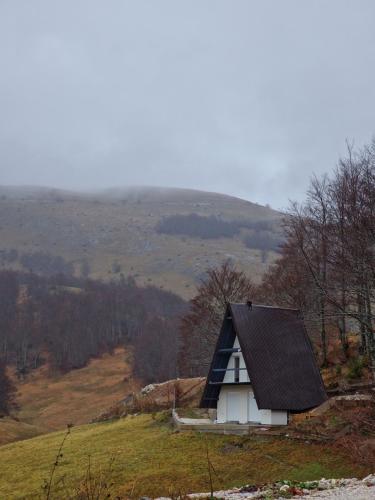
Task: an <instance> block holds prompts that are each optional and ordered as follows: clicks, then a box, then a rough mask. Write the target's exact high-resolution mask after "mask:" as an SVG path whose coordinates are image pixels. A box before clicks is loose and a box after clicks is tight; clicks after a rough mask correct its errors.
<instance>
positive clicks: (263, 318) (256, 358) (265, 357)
mask: <svg viewBox="0 0 375 500" xmlns="http://www.w3.org/2000/svg"><path fill="white" fill-rule="evenodd" d="M228 315H230V316H231V318H232V322H233V333H235V334H237V336H238V340H239V343H240V346H241V350H242V354H243V356H244V359H245V363H246V367H247V370H248V373H249V377H250V381H251V384H252V386H253V389H254V395H255V398H256V401H257V404H258V407H259V409H271V410H291V411H303V410H307V409H309V408H313V407H315V406H318V405H320V404H321V403H323V402H324V401H325V400H326V399H327V396H326V393H325V389H324V384H323V380H322V377H321V375H320V372H319V369H318V367H317V365H316V362H315V358H314V353H313V349H312V346H311V342H310V340H309V337H308V335H307V332H306V329H305V326H304V322H303V319H302V316H301V314H300V312H299V311H298V310H295V309H282V308H277V307H269V306H259V305H253V306H252V307H249V306H248V305H247V304H229V306H228V310H227V312H226V316H225V317H226V318H227V317H228ZM225 321H226V322H227V321H228V320H227V319H226V320H225ZM225 330H228V326H227V328H226V329H225ZM223 331H224V329H222V332H221V334H220V336H219V339H218V344H217V346H216V350H215V355H214V358H213V363H212V365H211V369H210V373H209V375H208V379H207V385H206V388H205V391H204V394H203V398H202V402H201V406H203V407H214V406H216V404H213V403H212V402H213V401H215V398H217V397H218V395H219V391H220V385H214V386H212V385H210V384H209V382H210V381H212V379H213V377H214V378H215V381H216V382H217V381H218V380H217V376H218V375H217V373H213V372H212V369H213V368H214V367H215V366H216V364H217V363H218V361H219V362H220V365H221V366H222V364H223V359H222V356H219V355H218V349H220V348H222V347H225V346H224V345H223V339H221V338H220V337H222V336H223ZM227 337H228V335H227ZM230 338H231V341H232V339H233V335H231V336H230ZM224 343H225V342H224ZM227 359H229V357H228V358H227ZM227 359H226V360H225V362H226V363H227ZM225 366H226V365H225ZM223 377H224V374H223V372H221V380H220V381H222V380H223ZM220 381H219V382H220Z"/></svg>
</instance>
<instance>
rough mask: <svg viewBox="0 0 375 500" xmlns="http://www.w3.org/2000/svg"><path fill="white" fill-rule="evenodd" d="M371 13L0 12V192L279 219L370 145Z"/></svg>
mask: <svg viewBox="0 0 375 500" xmlns="http://www.w3.org/2000/svg"><path fill="white" fill-rule="evenodd" d="M374 21H375V1H374V0H350V1H349V0H308V1H307V0H306V1H302V0H294V1H292V0H282V1H280V0H273V1H266V0H258V1H255V0H243V1H242V0H226V1H219V0H186V1H182V0H149V1H144V0H133V1H126V0H117V1H116V0H105V1H104V0H101V1H95V0H86V1H80V0H71V1H69V0H64V1H58V0H45V1H38V0H32V1H30V0H24V1H22V0H0V184H36V185H48V186H58V187H64V188H98V187H103V188H104V187H109V186H122V185H159V186H178V187H191V188H198V189H204V190H210V191H218V192H223V193H228V194H233V195H237V196H240V197H244V198H246V199H249V200H252V201H257V202H260V203H264V204H265V203H269V204H271V206H273V207H275V208H283V207H285V206H286V205H287V204H288V199H289V198H293V199H301V198H302V197H303V193H304V191H305V189H306V187H307V184H308V180H309V177H310V176H311V173H312V172H313V171H314V172H317V173H320V172H325V171H329V170H330V169H332V168H333V167H334V166H335V164H336V162H337V159H338V157H339V155H340V154H341V153H343V152H344V150H345V140H346V139H349V140H352V139H354V140H355V142H356V144H358V145H362V144H363V143H365V142H368V141H369V140H370V139H371V137H372V136H373V134H374V133H375V123H374V116H375V114H374V113H375V28H374V26H375V23H374Z"/></svg>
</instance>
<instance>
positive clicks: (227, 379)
mask: <svg viewBox="0 0 375 500" xmlns="http://www.w3.org/2000/svg"><path fill="white" fill-rule="evenodd" d="M236 347H240V344H239V342H238V338H237V336H236V338H235V340H234V344H233V348H236ZM236 357H239V358H240V382H250V378H249V374H248V373H247V370H246V365H245V360H244V359H243V354H242V352H241V351H240V352H235V353H232V354H231V356H230V358H229V361H228V365H227V368H231V370H228V371H226V372H225V376H224V380H223V381H224V383H226V384H228V383H231V382H234V358H236Z"/></svg>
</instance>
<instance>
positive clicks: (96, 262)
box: [0, 187, 280, 298]
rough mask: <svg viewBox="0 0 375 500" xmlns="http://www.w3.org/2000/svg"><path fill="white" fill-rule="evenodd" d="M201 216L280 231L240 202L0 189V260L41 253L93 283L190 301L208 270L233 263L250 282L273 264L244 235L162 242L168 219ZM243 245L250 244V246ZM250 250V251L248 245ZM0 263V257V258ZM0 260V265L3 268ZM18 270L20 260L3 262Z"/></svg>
mask: <svg viewBox="0 0 375 500" xmlns="http://www.w3.org/2000/svg"><path fill="white" fill-rule="evenodd" d="M192 213H194V214H198V215H200V216H216V217H218V218H220V220H226V221H238V220H242V221H245V222H247V223H248V222H259V221H267V222H270V223H271V225H272V228H271V232H272V231H277V230H278V228H279V220H280V219H279V218H280V215H279V213H277V212H275V211H273V210H271V209H270V208H267V207H263V206H260V205H257V204H254V203H250V202H247V201H244V200H240V199H238V198H234V197H230V196H225V195H221V194H215V193H206V192H202V191H194V190H183V189H158V188H137V189H136V188H133V189H128V190H125V189H123V190H121V189H118V190H108V191H103V192H98V193H95V194H82V193H72V192H65V191H58V190H53V189H46V188H45V189H39V188H5V187H3V188H0V241H1V244H0V252H1V251H3V252H4V251H6V252H9V250H10V249H15V250H17V252H18V254H19V256H21V255H22V254H25V253H26V254H27V253H32V252H46V253H49V254H51V255H53V256H61V257H63V258H64V259H65V260H66V261H67V262H71V263H72V264H73V265H74V268H75V270H76V272H77V273H79V272H80V271H81V269H82V268H85V267H86V269H87V264H88V267H89V270H90V275H91V276H92V277H94V278H95V277H96V278H109V277H112V276H114V275H118V274H119V273H120V272H122V273H124V274H125V275H129V274H130V275H133V276H134V277H135V278H136V280H137V282H138V283H139V284H150V283H152V284H155V285H157V286H160V287H163V288H166V289H170V290H172V291H174V292H177V293H179V294H180V295H182V296H183V297H185V298H189V297H191V296H192V295H193V293H194V285H195V283H196V281H197V278H199V277H200V276H201V275H202V273H203V272H204V271H205V269H206V268H207V267H209V266H213V265H216V264H218V263H220V262H221V261H222V260H224V259H226V258H231V259H233V260H234V261H235V262H236V263H237V264H238V266H239V267H240V268H242V269H244V270H245V271H246V272H247V273H248V274H249V275H250V276H252V277H253V279H259V277H260V275H261V274H262V272H263V271H264V270H265V269H266V268H267V267H268V265H269V263H270V262H271V261H272V260H273V259H274V258H275V254H274V253H273V252H269V253H268V255H267V256H266V257H265V255H264V254H263V255H262V252H261V251H260V250H255V249H254V248H247V247H246V245H245V244H244V241H243V240H244V238H246V237H248V236H249V235H250V246H251V230H250V232H249V230H248V229H246V228H245V229H241V231H240V232H239V233H238V234H236V235H234V236H233V237H221V238H217V239H201V238H199V237H191V236H190V237H189V236H184V235H170V234H160V233H158V232H157V231H156V227H157V224H158V223H159V222H160V221H161V220H162V219H163V218H164V217H168V216H173V215H189V214H192ZM247 241H248V240H247ZM247 244H249V243H247ZM0 257H1V255H0ZM1 262H2V261H1V258H0V264H1ZM2 265H3V266H5V267H13V268H20V267H21V266H20V259H19V257H18V258H17V259H15V260H10V261H6V262H2Z"/></svg>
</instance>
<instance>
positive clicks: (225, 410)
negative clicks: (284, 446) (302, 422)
mask: <svg viewBox="0 0 375 500" xmlns="http://www.w3.org/2000/svg"><path fill="white" fill-rule="evenodd" d="M217 422H218V423H220V424H221V423H225V422H239V423H240V424H246V423H247V422H251V423H254V424H256V423H258V424H262V425H287V423H288V412H287V411H276V410H259V408H258V405H257V403H256V400H255V397H254V392H253V389H252V387H251V385H250V384H249V385H227V386H226V385H223V386H222V387H221V390H220V394H219V400H218V402H217Z"/></svg>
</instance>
